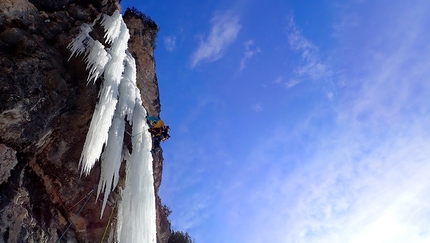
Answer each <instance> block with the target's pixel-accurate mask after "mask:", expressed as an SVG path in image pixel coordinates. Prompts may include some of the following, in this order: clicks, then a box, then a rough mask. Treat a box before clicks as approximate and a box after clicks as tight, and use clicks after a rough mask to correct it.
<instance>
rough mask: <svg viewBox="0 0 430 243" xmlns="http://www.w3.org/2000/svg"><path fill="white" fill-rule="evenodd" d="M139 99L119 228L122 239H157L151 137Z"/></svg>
mask: <svg viewBox="0 0 430 243" xmlns="http://www.w3.org/2000/svg"><path fill="white" fill-rule="evenodd" d="M138 100H139V102H136V107H135V110H134V116H133V134H135V135H134V136H133V138H132V144H133V153H132V154H131V155H130V157H129V158H127V180H126V184H125V188H124V190H123V193H122V196H123V198H122V202H121V203H120V205H119V208H118V210H119V212H118V216H119V217H118V222H122V223H121V224H120V225H122V226H121V228H120V229H118V234H119V235H118V238H119V239H120V241H121V242H148V243H149V242H150V243H155V242H156V234H155V233H156V224H155V221H154V219H155V194H154V177H153V170H152V155H151V153H150V150H151V146H152V141H151V135H150V134H149V133H148V132H147V129H148V125H147V124H146V122H145V117H146V111H145V109H144V108H143V107H142V105H141V101H140V97H138Z"/></svg>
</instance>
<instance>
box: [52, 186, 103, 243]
mask: <svg viewBox="0 0 430 243" xmlns="http://www.w3.org/2000/svg"><path fill="white" fill-rule="evenodd" d="M95 189H96V186H94V187H93V189H92V190H91V192H90V193H89V194H88V198H87V200H86V201H85V203H84V204H83V205H82V207H81V208H80V209H79V211H78V214H76V216H75V218H74V219H73V220H72V222H70V224H69V226H67V228H66V230H65V231H64V232H63V234H62V235H61V236H60V238H58V240H57V241H56V243H58V242H60V240H61V239H62V238H63V237H64V235H65V234H66V233H67V231H68V230H69V228H70V227H71V226H72V225H73V223H74V222H75V221H76V219H77V218H78V216H79V214H80V213H81V211H82V209H84V207H85V205H87V203H88V201H89V200H90V198H91V195H92V194H93V192H94V190H95Z"/></svg>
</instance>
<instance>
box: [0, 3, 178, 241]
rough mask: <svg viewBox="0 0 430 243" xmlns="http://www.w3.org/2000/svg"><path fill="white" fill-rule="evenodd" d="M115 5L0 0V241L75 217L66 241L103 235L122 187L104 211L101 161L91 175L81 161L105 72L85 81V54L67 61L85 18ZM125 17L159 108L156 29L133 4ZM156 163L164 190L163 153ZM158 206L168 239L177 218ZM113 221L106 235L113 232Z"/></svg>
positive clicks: (148, 98)
mask: <svg viewBox="0 0 430 243" xmlns="http://www.w3.org/2000/svg"><path fill="white" fill-rule="evenodd" d="M117 8H118V3H117V2H115V1H107V0H104V1H101V0H100V1H97V0H93V1H70V0H60V1H54V0H0V72H1V73H2V75H0V242H55V241H56V240H57V239H58V238H59V237H60V236H61V235H62V234H63V232H65V230H66V228H67V227H68V225H69V224H70V223H71V222H72V221H73V220H75V221H74V223H73V225H72V227H70V229H69V230H68V231H67V232H66V233H65V234H64V237H63V239H62V240H61V242H100V240H101V239H102V237H103V234H104V231H105V229H106V226H107V223H108V219H109V215H110V213H111V211H112V207H113V205H114V195H115V193H113V196H112V198H111V199H110V202H109V203H108V206H107V209H106V210H105V215H104V216H103V218H102V219H100V218H99V216H100V207H101V203H100V202H96V198H95V193H92V190H93V188H94V186H95V185H97V184H98V179H99V173H100V168H99V164H98V163H97V164H96V167H95V168H94V169H93V170H92V172H91V174H90V175H89V176H87V177H84V176H83V177H80V171H79V170H78V162H79V158H80V153H81V151H82V147H83V143H84V141H85V137H86V133H87V131H88V127H89V123H90V120H91V117H92V113H93V111H94V106H95V103H96V100H97V93H98V88H99V85H100V81H97V82H96V84H95V85H92V84H89V85H87V81H86V77H87V74H88V72H87V71H86V70H85V66H84V64H83V62H82V60H81V58H73V59H71V60H70V61H67V59H68V58H69V56H70V52H69V50H67V45H68V43H69V42H70V40H71V39H72V38H73V37H74V36H75V35H76V34H77V33H78V31H79V26H80V25H81V24H82V23H85V22H87V23H88V22H92V21H93V20H94V19H95V18H96V17H97V16H98V15H99V14H100V13H107V14H111V13H112V12H113V11H115V10H116V9H117ZM140 17H141V16H140ZM139 22H140V24H139ZM126 23H127V24H129V25H130V28H131V31H130V33H131V40H130V49H131V52H132V53H133V55H134V57H135V58H136V62H137V65H138V74H137V75H138V79H139V81H138V82H139V84H141V86H140V88H143V91H142V99H143V100H144V106H145V107H146V108H147V110H148V111H149V114H153V115H158V114H159V112H160V104H159V98H158V97H159V95H158V85H157V79H156V75H155V61H154V56H153V47H154V41H155V39H154V38H155V37H156V31H155V30H154V29H153V30H150V29H149V27H150V26H148V25H145V21H142V19H141V18H139V15H138V14H135V13H129V15H128V21H126ZM95 35H97V33H95ZM146 87H148V88H146ZM154 166H155V167H154V170H155V171H156V172H155V173H154V179H155V182H156V191H157V192H158V188H159V185H160V183H161V171H162V156H161V154H157V155H155V156H154ZM156 168H157V169H156ZM157 198H158V197H157ZM87 199H88V200H89V202H88V203H87V204H86V205H85V207H84V208H83V210H82V211H81V213H80V214H79V215H78V216H77V213H78V211H79V209H80V207H81V206H82V205H83V203H84V202H85V201H86V200H87ZM157 205H158V208H159V210H158V211H157V223H158V225H157V226H158V234H159V242H166V241H167V238H166V240H164V238H165V236H166V235H167V237H168V234H169V233H170V225H169V224H168V221H167V217H166V215H165V214H164V213H163V211H162V210H161V201H160V199H159V198H158V203H157ZM112 222H113V223H111V224H114V223H115V219H113V221H112ZM112 226H114V225H109V228H108V234H107V236H106V237H105V238H106V240H105V242H107V241H108V239H110V240H112V234H113V233H112V231H111V230H110V229H111V228H112Z"/></svg>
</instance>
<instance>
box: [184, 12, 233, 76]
mask: <svg viewBox="0 0 430 243" xmlns="http://www.w3.org/2000/svg"><path fill="white" fill-rule="evenodd" d="M211 25H212V27H211V30H210V33H209V35H208V36H207V38H206V39H202V40H200V44H199V47H198V48H197V50H196V51H195V52H194V53H193V54H192V56H191V67H193V68H194V67H196V66H197V65H198V64H199V63H201V62H202V61H207V62H213V61H216V60H218V59H220V58H221V57H222V56H223V55H224V54H225V51H226V49H227V47H228V46H229V45H230V44H231V43H233V42H234V41H235V40H236V38H237V35H238V33H239V31H240V29H241V28H242V26H241V25H240V24H239V17H238V16H235V15H233V14H232V13H225V14H222V15H216V16H215V17H213V18H212V19H211Z"/></svg>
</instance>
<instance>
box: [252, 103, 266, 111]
mask: <svg viewBox="0 0 430 243" xmlns="http://www.w3.org/2000/svg"><path fill="white" fill-rule="evenodd" d="M252 109H253V110H254V111H255V112H257V113H258V112H261V111H263V106H262V105H261V104H260V103H257V104H254V105H252Z"/></svg>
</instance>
